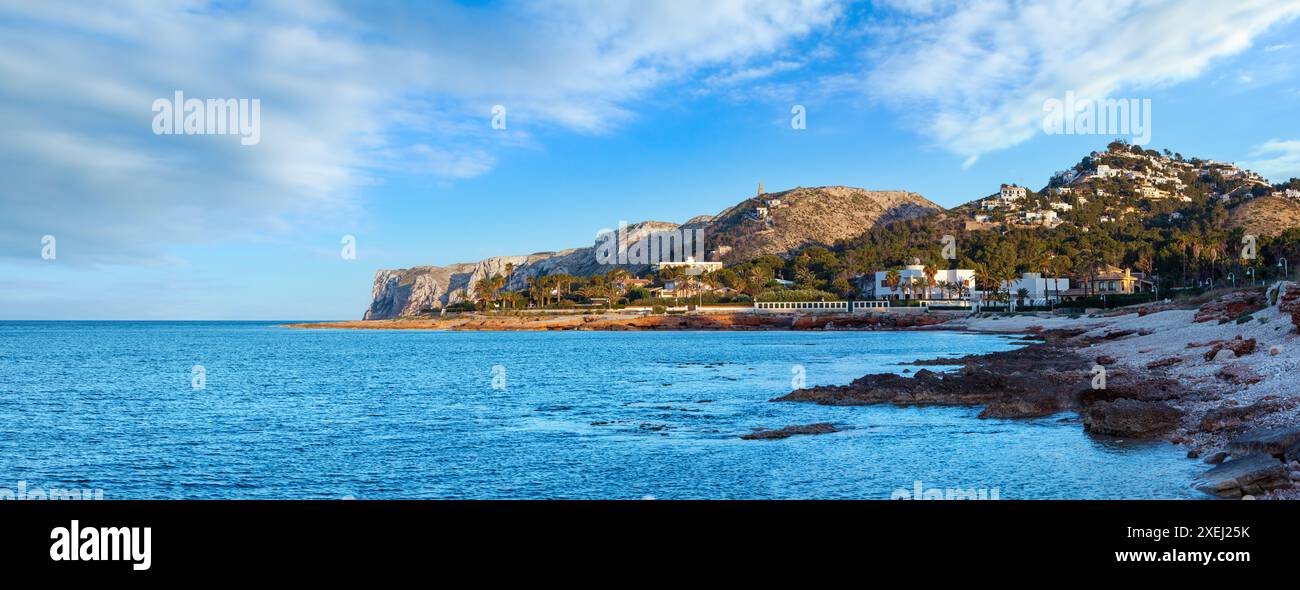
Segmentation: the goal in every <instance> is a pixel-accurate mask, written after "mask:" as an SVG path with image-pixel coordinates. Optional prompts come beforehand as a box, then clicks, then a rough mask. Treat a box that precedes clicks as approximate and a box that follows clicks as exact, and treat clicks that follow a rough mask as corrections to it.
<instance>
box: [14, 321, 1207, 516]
mask: <svg viewBox="0 0 1300 590" xmlns="http://www.w3.org/2000/svg"><path fill="white" fill-rule="evenodd" d="M1013 346H1015V345H1014V344H1013V343H1012V342H1011V341H1010V339H1008V338H1005V337H998V336H990V335H977V334H969V333H947V332H826V333H823V332H550V333H541V332H436V331H351V330H294V329H288V328H283V327H280V326H278V325H277V324H276V323H269V322H0V488H9V489H14V488H15V486H16V485H18V482H20V481H22V482H24V483H25V485H26V486H27V487H28V488H32V487H45V488H51V487H65V488H97V489H102V490H103V494H104V497H105V498H107V499H151V498H195V499H252V498H343V497H355V498H361V499H367V498H415V499H426V498H601V499H639V498H646V497H654V498H660V499H683V498H719V499H721V498H819V499H822V498H825V499H829V498H867V499H886V498H889V497H890V495H891V493H892V492H893V491H894V490H896V489H900V488H902V489H907V490H912V489H914V488H915V487H916V485H917V484H916V482H918V481H919V482H922V483H921V486H922V487H923V488H925V489H933V488H938V489H943V488H960V489H972V488H974V489H985V490H992V489H994V488H996V489H997V493H998V494H999V496H1000V497H1002V498H1196V497H1201V495H1200V494H1199V493H1197V492H1195V491H1193V490H1191V489H1190V488H1189V487H1188V485H1187V482H1188V481H1189V480H1190V479H1191V478H1192V477H1193V476H1194V475H1195V474H1196V473H1198V472H1199V471H1200V469H1198V467H1200V466H1199V464H1198V463H1197V462H1196V461H1193V460H1189V459H1187V458H1185V456H1184V453H1183V451H1181V450H1180V449H1179V447H1175V446H1173V445H1169V444H1168V443H1135V442H1127V441H1118V440H1114V439H1108V438H1100V437H1093V436H1090V435H1088V434H1086V433H1084V432H1083V431H1082V428H1081V426H1080V424H1079V422H1078V419H1077V417H1076V416H1074V415H1073V414H1061V415H1057V416H1053V417H1049V418H1041V419H1033V420H981V419H978V418H977V417H976V415H977V414H978V413H979V409H978V408H934V407H929V408H896V407H892V406H870V407H826V406H817V405H811V404H791V403H771V402H768V401H767V400H769V399H770V398H773V397H776V396H778V395H782V394H785V393H787V392H788V391H789V390H790V388H791V382H792V379H793V378H795V377H796V373H797V372H798V371H799V370H800V368H802V371H803V375H804V378H805V380H806V382H807V384H808V385H822V384H842V383H847V382H849V381H851V380H853V379H854V378H856V377H859V376H862V375H863V374H866V373H871V372H886V371H901V370H903V369H904V368H906V367H903V366H899V365H898V364H897V363H899V362H900V361H911V360H914V359H918V358H932V357H936V356H960V355H964V354H969V353H978V352H987V351H993V350H1005V349H1008V348H1011V347H1013ZM195 365H201V366H202V368H203V374H202V376H203V381H205V383H203V385H204V387H203V388H202V389H196V388H195V387H194V386H193V385H194V381H195V379H194V375H195V374H194V372H193V368H194V367H195ZM494 380H495V381H494ZM494 384H495V385H496V387H494ZM813 422H831V423H833V424H835V425H836V426H837V427H839V428H840V429H841V432H838V433H833V434H824V435H817V436H796V437H792V438H788V439H784V440H769V441H762V440H759V441H746V440H741V439H740V438H738V437H739V435H741V434H745V433H748V432H750V431H751V430H752V429H755V428H779V427H782V426H787V425H792V424H809V423H813Z"/></svg>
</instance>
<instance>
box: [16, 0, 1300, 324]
mask: <svg viewBox="0 0 1300 590" xmlns="http://www.w3.org/2000/svg"><path fill="white" fill-rule="evenodd" d="M1297 16H1300V0H1271V1H1252V0H1237V1H1234V2H1223V1H1221V0H1179V1H1165V0H1076V1H1069V0H1046V1H1042V2H1030V1H1013V0H981V1H977V0H972V1H945V0H889V1H874V2H872V1H865V0H864V1H856V2H855V1H848V0H752V1H745V0H713V1H710V2H699V1H698V0H681V1H677V0H535V1H513V0H495V1H486V2H452V1H449V0H421V1H416V2H409V3H406V2H355V3H352V2H332V1H326V0H297V1H276V0H272V1H268V2H251V1H250V2H242V1H220V2H205V1H198V0H177V1H169V0H124V1H111V0H110V1H104V2H62V1H58V0H49V1H44V2H30V1H23V0H0V129H3V132H0V319H56V320H57V319H141V320H164V319H197V320H209V319H210V320H221V319H250V320H252V319H259V320H330V319H354V318H359V317H360V316H361V314H362V313H363V312H364V310H365V309H366V307H367V305H368V304H369V301H370V295H371V293H370V290H371V286H372V281H373V277H374V273H375V271H376V270H379V269H385V268H405V267H410V266H415V265H426V264H431V265H442V264H449V263H454V262H472V261H476V260H479V259H482V258H485V257H488V256H494V255H505V254H527V253H532V252H540V251H547V250H557V249H562V248H570V247H577V246H583V245H589V244H590V243H592V241H593V240H594V238H595V235H596V232H597V231H599V230H601V229H604V228H611V227H616V226H617V224H618V222H619V221H621V220H626V221H629V222H636V221H642V220H657V221H672V222H682V221H685V220H686V219H689V218H691V217H694V216H696V215H702V214H714V213H717V212H719V211H721V210H722V209H725V208H726V207H729V206H731V205H734V204H735V203H737V202H739V201H740V200H743V199H745V198H748V197H750V196H752V195H753V194H754V193H755V191H756V189H757V187H758V184H759V183H760V182H761V183H763V185H764V187H765V188H766V189H767V191H768V192H773V191H779V190H785V189H789V188H793V187H796V186H823V185H841V184H842V185H850V186H856V187H862V188H867V189H879V190H885V189H900V190H909V191H913V192H917V193H920V194H921V195H923V196H925V197H926V198H929V199H930V200H932V201H934V202H936V203H938V204H940V205H943V206H946V207H951V206H955V205H959V204H961V203H964V202H966V201H969V200H972V199H975V198H979V197H982V196H985V195H987V194H990V193H993V192H996V191H997V188H998V186H999V185H1000V184H1001V183H1004V182H1005V183H1017V184H1022V185H1026V186H1030V187H1032V188H1035V189H1036V188H1039V187H1041V186H1043V185H1044V184H1045V183H1046V181H1047V179H1048V178H1049V177H1050V175H1051V174H1052V173H1053V172H1055V171H1058V170H1062V169H1065V168H1067V167H1069V166H1071V165H1073V164H1075V163H1077V162H1078V161H1079V160H1080V159H1081V158H1082V157H1083V156H1085V155H1087V154H1088V152H1090V151H1093V150H1099V149H1103V148H1104V146H1105V145H1106V144H1107V143H1109V141H1110V140H1112V139H1114V138H1115V137H1119V136H1122V134H1120V133H1111V132H1110V131H1115V130H1113V129H1104V130H1098V132H1096V133H1076V134H1058V133H1048V132H1047V131H1046V130H1045V129H1044V125H1043V120H1044V116H1045V115H1044V113H1045V111H1044V107H1045V105H1046V104H1047V103H1048V102H1049V101H1051V100H1053V99H1056V100H1062V101H1064V100H1065V99H1066V97H1067V96H1069V95H1073V96H1077V97H1081V98H1093V99H1125V100H1138V101H1150V102H1149V103H1148V104H1150V119H1149V121H1146V122H1147V123H1149V129H1150V131H1151V134H1150V142H1149V143H1148V144H1147V147H1152V148H1156V149H1165V148H1168V149H1171V150H1173V151H1176V152H1179V153H1182V154H1184V155H1186V156H1188V157H1190V156H1199V157H1203V158H1211V159H1216V160H1224V161H1233V162H1237V163H1238V164H1241V165H1245V166H1247V167H1250V168H1253V169H1255V170H1257V171H1259V172H1261V173H1262V174H1264V175H1265V176H1266V177H1267V178H1269V179H1271V180H1273V181H1275V182H1279V181H1285V180H1286V179H1289V178H1291V177H1300V41H1295V40H1296V39H1300V23H1298V22H1297V20H1296V17H1297ZM177 91H180V92H183V93H184V96H185V97H186V98H198V99H200V100H204V99H247V100H249V101H251V100H253V99H256V100H257V105H258V109H257V112H258V113H259V117H258V119H257V127H256V129H257V138H256V141H255V142H254V141H251V140H246V141H241V136H240V135H237V134H229V133H227V134H220V133H200V134H186V133H175V132H173V133H166V132H165V131H166V129H162V130H161V131H160V127H159V122H158V120H157V119H158V115H159V113H160V112H161V111H160V110H159V109H160V108H161V107H159V106H158V104H157V103H158V102H159V101H160V99H161V100H162V101H163V102H170V101H171V100H172V98H173V96H174V94H175V92H177ZM249 104H252V103H251V102H250V103H249ZM798 113H802V115H801V116H800V115H798ZM502 115H503V116H502ZM799 118H802V123H803V124H802V125H799V124H798V123H799V121H798V119H799ZM246 122H247V121H246ZM200 128H202V126H200ZM182 130H183V126H180V127H177V128H175V129H173V130H172V131H182ZM243 137H245V138H249V139H251V136H248V135H245V136H243ZM245 143H251V145H245ZM349 251H350V252H354V253H355V256H349V255H347V254H348V253H349Z"/></svg>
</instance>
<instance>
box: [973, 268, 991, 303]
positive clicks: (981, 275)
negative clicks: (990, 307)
mask: <svg viewBox="0 0 1300 590" xmlns="http://www.w3.org/2000/svg"><path fill="white" fill-rule="evenodd" d="M993 274H994V273H993V272H992V271H990V270H989V265H987V264H984V263H983V262H977V263H975V283H976V284H977V285H978V286H979V288H980V300H981V302H982V301H983V300H985V299H988V292H989V285H991V284H993Z"/></svg>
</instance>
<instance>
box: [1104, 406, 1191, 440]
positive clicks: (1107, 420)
mask: <svg viewBox="0 0 1300 590" xmlns="http://www.w3.org/2000/svg"><path fill="white" fill-rule="evenodd" d="M1181 417H1182V412H1181V411H1179V410H1178V409H1177V408H1174V407H1173V406H1170V405H1169V404H1166V403H1162V402H1143V401H1137V400H1132V399H1117V400H1115V401H1113V402H1107V401H1101V402H1097V403H1094V404H1092V405H1090V406H1088V407H1087V408H1086V409H1085V411H1084V413H1083V428H1084V430H1086V431H1088V432H1092V433H1095V434H1105V435H1110V436H1122V437H1133V438H1149V437H1153V436H1157V435H1159V434H1161V433H1164V432H1166V431H1169V430H1171V429H1173V428H1174V427H1175V426H1178V421H1179V419H1180V418H1181Z"/></svg>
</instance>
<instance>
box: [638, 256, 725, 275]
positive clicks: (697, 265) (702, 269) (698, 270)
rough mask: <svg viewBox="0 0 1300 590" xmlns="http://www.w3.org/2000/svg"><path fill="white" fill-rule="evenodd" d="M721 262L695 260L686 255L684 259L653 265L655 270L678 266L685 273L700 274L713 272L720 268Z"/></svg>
mask: <svg viewBox="0 0 1300 590" xmlns="http://www.w3.org/2000/svg"><path fill="white" fill-rule="evenodd" d="M722 266H723V265H722V263H721V262H703V261H696V260H695V257H693V256H687V257H686V260H683V261H680V262H660V263H658V264H655V265H654V270H655V272H659V271H660V270H663V269H665V268H680V269H683V270H685V271H686V274H702V273H706V272H715V271H719V270H722Z"/></svg>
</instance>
